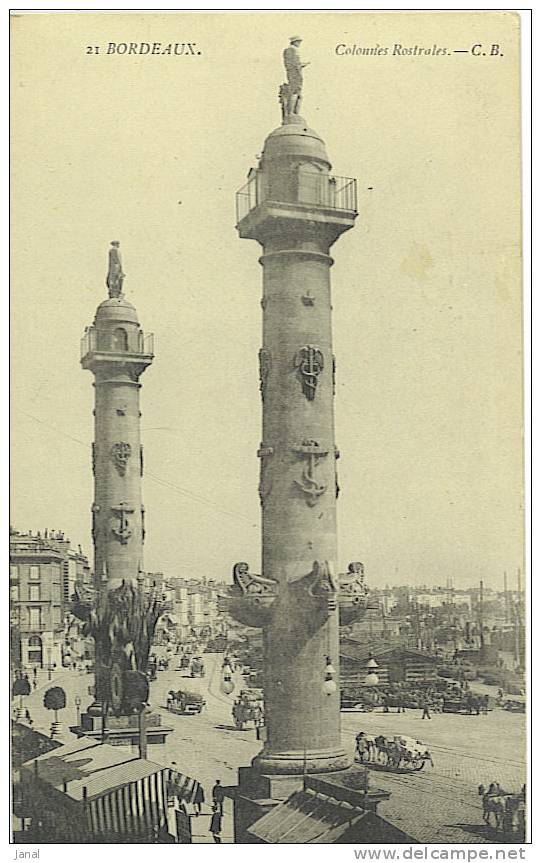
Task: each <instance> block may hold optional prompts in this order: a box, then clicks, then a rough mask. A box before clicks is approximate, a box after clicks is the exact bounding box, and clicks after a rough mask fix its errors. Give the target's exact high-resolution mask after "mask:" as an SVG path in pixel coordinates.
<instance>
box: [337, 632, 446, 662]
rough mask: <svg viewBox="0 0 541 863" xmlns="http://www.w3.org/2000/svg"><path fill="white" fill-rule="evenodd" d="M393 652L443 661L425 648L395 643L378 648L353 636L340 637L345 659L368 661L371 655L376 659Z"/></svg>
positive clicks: (405, 655)
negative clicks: (369, 645) (420, 648)
mask: <svg viewBox="0 0 541 863" xmlns="http://www.w3.org/2000/svg"><path fill="white" fill-rule="evenodd" d="M392 653H399V654H401V655H402V656H404V657H407V656H412V657H415V658H416V659H424V660H426V661H427V662H438V663H441V657H439V656H435V655H434V654H433V653H427V652H426V651H424V650H417V649H416V648H414V647H403V646H402V645H398V644H394V645H387V646H385V647H381V648H378V647H377V646H376V647H375V648H374V647H368V646H367V645H366V643H364V642H359V641H356V640H355V639H353V638H349V637H348V638H342V639H340V656H343V657H344V658H345V659H350V660H354V661H357V662H367V661H368V659H369V658H370V657H373V658H374V659H375V660H376V661H377V660H378V659H379V657H387V656H389V655H390V654H392Z"/></svg>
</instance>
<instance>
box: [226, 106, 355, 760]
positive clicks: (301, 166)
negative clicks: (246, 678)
mask: <svg viewBox="0 0 541 863" xmlns="http://www.w3.org/2000/svg"><path fill="white" fill-rule="evenodd" d="M330 168H331V165H330V162H329V158H328V156H327V153H326V150H325V145H324V143H323V141H322V139H321V138H320V137H319V136H318V135H317V134H316V132H314V131H313V130H312V129H310V128H308V126H307V125H306V122H305V120H304V119H303V118H302V117H300V116H299V115H297V114H287V113H285V114H284V117H283V123H282V125H281V126H280V127H279V128H278V129H275V130H274V131H273V132H271V134H270V135H269V136H268V138H267V139H266V141H265V145H264V149H263V153H262V156H261V158H260V161H259V165H258V167H257V170H252V171H251V172H250V174H249V181H248V184H247V185H246V186H245V187H244V189H241V191H240V192H239V193H238V196H237V207H238V224H237V228H238V231H239V235H240V237H241V238H242V239H253V240H257V241H258V242H259V243H260V245H261V247H262V252H263V253H262V256H261V257H260V263H261V265H262V267H263V296H262V300H261V306H262V309H263V344H262V347H261V350H260V354H259V364H260V391H261V397H262V400H263V433H262V441H261V445H260V448H259V451H258V455H259V457H260V460H261V476H260V486H259V494H260V499H261V505H262V562H263V563H262V565H263V571H262V575H254V574H252V573H250V571H249V567H248V565H247V564H237V565H236V567H235V569H234V580H235V586H234V588H233V589H232V591H231V593H230V596H229V598H228V600H227V601H226V602H225V605H226V606H227V608H228V609H229V610H230V612H231V613H232V614H234V615H235V616H236V617H237V618H238V619H239V620H242V621H243V622H245V623H247V624H249V625H254V626H261V627H262V628H263V642H264V672H263V673H264V698H265V727H266V740H265V744H264V747H263V750H262V752H261V754H260V755H259V756H257V758H256V759H255V760H254V762H253V767H254V768H255V769H256V770H257V771H258V772H259V773H260V774H261V775H263V774H265V775H279V776H292V775H302V774H306V773H326V772H335V771H338V770H343V769H345V768H347V767H348V766H349V764H350V763H351V758H350V757H349V756H348V755H347V754H346V753H345V751H344V749H343V748H342V745H341V739H340V692H339V686H338V669H339V645H338V626H339V606H341V612H342V620H343V622H351V621H352V620H353V619H355V618H356V617H358V616H360V615H361V614H362V613H364V610H365V608H366V605H367V590H366V586H365V584H364V574H363V572H362V566H361V565H360V564H350V567H349V570H348V572H347V573H346V574H345V575H342V576H338V575H336V573H337V547H336V499H337V497H338V491H339V489H338V481H337V472H336V461H337V458H338V456H339V453H338V450H337V449H336V444H335V435H334V405H333V402H334V392H335V361H334V356H333V348H332V323H331V315H332V303H331V283H330V269H331V266H332V264H333V260H332V258H331V256H330V249H331V246H332V245H333V244H334V243H335V242H336V240H337V239H338V237H339V236H340V235H341V234H342V233H343V232H344V231H347V230H349V229H350V228H352V227H353V225H354V222H355V218H356V215H357V207H356V184H355V180H351V179H349V178H339V177H334V176H331V174H330Z"/></svg>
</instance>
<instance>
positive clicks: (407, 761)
mask: <svg viewBox="0 0 541 863" xmlns="http://www.w3.org/2000/svg"><path fill="white" fill-rule="evenodd" d="M355 743H356V751H355V760H356V761H359V762H361V763H362V764H367V763H372V764H378V765H380V766H381V767H389V768H390V769H392V770H398V769H399V768H405V769H409V770H422V769H423V767H424V766H425V764H426V763H427V762H428V763H429V764H430V765H431V766H432V767H433V766H434V762H433V760H432V756H431V754H430V751H429V749H428V747H427V746H426V744H425V743H421V741H420V740H413V739H412V738H410V737H402V736H400V735H396V736H394V737H385V736H384V735H383V734H378V735H377V736H373V735H372V734H366V733H365V732H364V731H360V732H359V734H357V737H356V738H355Z"/></svg>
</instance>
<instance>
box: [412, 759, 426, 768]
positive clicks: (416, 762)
mask: <svg viewBox="0 0 541 863" xmlns="http://www.w3.org/2000/svg"><path fill="white" fill-rule="evenodd" d="M424 766H425V759H424V758H421V757H420V756H419V757H417V758H414V759H413V769H414V770H422V769H423V767H424Z"/></svg>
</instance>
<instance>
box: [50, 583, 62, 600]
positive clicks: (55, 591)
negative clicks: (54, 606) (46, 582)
mask: <svg viewBox="0 0 541 863" xmlns="http://www.w3.org/2000/svg"><path fill="white" fill-rule="evenodd" d="M51 599H52V601H53V602H60V585H59V584H56V583H55V582H53V583H52V584H51Z"/></svg>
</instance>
